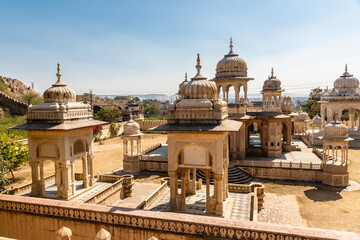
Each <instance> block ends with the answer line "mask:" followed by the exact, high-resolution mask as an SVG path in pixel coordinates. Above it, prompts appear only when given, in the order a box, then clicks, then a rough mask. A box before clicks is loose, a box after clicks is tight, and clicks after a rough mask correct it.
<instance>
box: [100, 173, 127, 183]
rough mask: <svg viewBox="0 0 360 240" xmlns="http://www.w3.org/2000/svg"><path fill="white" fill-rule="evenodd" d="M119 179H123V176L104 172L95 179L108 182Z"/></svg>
mask: <svg viewBox="0 0 360 240" xmlns="http://www.w3.org/2000/svg"><path fill="white" fill-rule="evenodd" d="M120 179H123V176H116V175H106V174H101V175H98V176H97V181H98V182H110V183H114V182H116V181H119V180H120Z"/></svg>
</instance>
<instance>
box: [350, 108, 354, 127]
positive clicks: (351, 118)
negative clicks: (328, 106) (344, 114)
mask: <svg viewBox="0 0 360 240" xmlns="http://www.w3.org/2000/svg"><path fill="white" fill-rule="evenodd" d="M349 120H350V128H352V129H353V128H354V127H355V124H354V120H355V109H353V108H350V109H349Z"/></svg>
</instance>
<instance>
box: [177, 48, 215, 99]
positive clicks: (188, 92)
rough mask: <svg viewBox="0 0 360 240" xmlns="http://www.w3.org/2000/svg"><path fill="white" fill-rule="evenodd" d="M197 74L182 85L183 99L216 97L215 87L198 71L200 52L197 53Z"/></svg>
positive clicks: (199, 67)
mask: <svg viewBox="0 0 360 240" xmlns="http://www.w3.org/2000/svg"><path fill="white" fill-rule="evenodd" d="M196 69H197V74H196V75H195V77H193V78H191V81H190V82H189V83H187V84H186V85H185V87H184V92H183V97H184V99H203V98H205V99H216V98H217V88H216V86H215V85H214V84H213V83H212V82H210V81H208V80H207V79H206V77H203V76H202V75H201V73H200V69H201V65H200V54H197V65H196Z"/></svg>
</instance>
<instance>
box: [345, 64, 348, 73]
mask: <svg viewBox="0 0 360 240" xmlns="http://www.w3.org/2000/svg"><path fill="white" fill-rule="evenodd" d="M347 71H348V69H347V63H345V72H347Z"/></svg>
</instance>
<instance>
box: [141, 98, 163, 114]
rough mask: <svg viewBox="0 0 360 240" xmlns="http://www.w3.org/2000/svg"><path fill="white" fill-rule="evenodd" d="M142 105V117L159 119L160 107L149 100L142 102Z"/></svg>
mask: <svg viewBox="0 0 360 240" xmlns="http://www.w3.org/2000/svg"><path fill="white" fill-rule="evenodd" d="M143 105H144V116H145V117H147V118H151V117H160V114H161V109H160V106H159V105H157V104H156V103H154V102H153V101H151V100H149V99H145V100H144V101H143Z"/></svg>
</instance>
